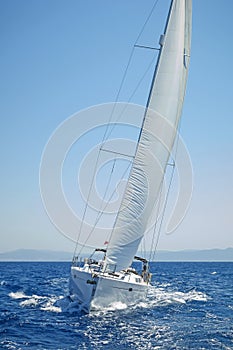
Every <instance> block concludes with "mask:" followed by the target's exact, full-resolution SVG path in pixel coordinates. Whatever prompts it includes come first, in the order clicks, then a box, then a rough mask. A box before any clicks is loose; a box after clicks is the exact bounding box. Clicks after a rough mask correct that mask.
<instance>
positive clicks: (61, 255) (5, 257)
mask: <svg viewBox="0 0 233 350" xmlns="http://www.w3.org/2000/svg"><path fill="white" fill-rule="evenodd" d="M71 259H72V253H69V252H62V251H60V252H59V251H53V250H36V249H17V250H13V251H10V252H6V253H0V261H71Z"/></svg>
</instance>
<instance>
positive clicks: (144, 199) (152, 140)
mask: <svg viewBox="0 0 233 350" xmlns="http://www.w3.org/2000/svg"><path fill="white" fill-rule="evenodd" d="M190 34H191V0H173V1H172V4H171V7H170V13H169V16H168V21H167V25H166V28H165V34H164V36H163V37H162V38H161V41H160V45H161V50H160V55H159V59H158V63H157V68H156V72H155V76H154V80H153V83H152V89H151V93H150V97H149V100H148V105H147V107H148V108H147V111H146V113H145V118H144V123H143V127H142V131H141V135H140V139H139V144H138V148H137V151H136V155H135V159H134V163H133V165H132V169H131V173H130V177H129V180H128V184H127V187H126V191H125V194H124V198H123V200H122V203H121V207H120V211H119V214H118V216H117V219H116V223H115V226H114V229H113V232H112V235H111V237H110V240H109V244H108V247H107V253H106V264H108V265H114V266H115V268H116V271H120V270H123V269H125V268H127V267H129V266H130V265H131V263H132V260H133V257H134V255H135V253H136V251H137V249H138V246H139V244H140V241H141V239H142V237H143V234H144V232H145V230H146V227H147V223H148V221H149V218H150V216H151V214H152V211H153V207H154V204H155V202H156V200H157V199H158V196H159V192H160V187H161V184H162V180H163V177H164V172H165V169H166V165H167V162H168V158H169V156H170V153H171V150H172V147H173V143H174V140H175V137H176V131H177V126H178V123H179V119H180V115H181V110H182V105H183V99H184V93H185V86H186V79H187V69H188V63H189V54H190V36H191V35H190Z"/></svg>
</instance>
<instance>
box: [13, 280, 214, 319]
mask: <svg viewBox="0 0 233 350" xmlns="http://www.w3.org/2000/svg"><path fill="white" fill-rule="evenodd" d="M9 296H10V297H11V298H12V299H19V300H20V303H19V305H20V306H21V307H39V308H40V310H42V311H48V312H56V313H58V312H64V313H65V312H67V313H70V314H73V313H77V312H78V313H80V312H82V311H83V310H84V309H85V305H83V304H82V303H80V302H79V301H78V300H72V299H71V298H70V297H69V296H55V295H51V296H40V295H36V294H32V295H26V294H25V293H24V292H23V291H17V292H11V293H9ZM208 299H209V297H208V296H207V295H206V294H205V293H203V292H199V291H196V290H195V289H192V290H189V291H187V292H179V291H172V290H170V291H167V290H166V289H165V286H163V285H162V286H160V287H157V286H152V287H150V288H149V290H148V296H147V298H146V299H144V300H141V301H139V302H137V303H136V304H132V305H130V306H128V305H127V304H125V303H122V302H114V303H112V304H110V305H109V306H108V307H104V308H103V307H101V308H100V307H98V306H95V305H93V306H94V310H93V313H94V314H95V315H97V314H99V312H100V313H106V312H110V311H117V310H125V309H129V310H130V309H133V310H135V309H138V308H143V309H149V308H155V307H161V306H167V305H172V304H175V303H178V304H186V303H187V302H192V301H200V302H206V301H207V300H208Z"/></svg>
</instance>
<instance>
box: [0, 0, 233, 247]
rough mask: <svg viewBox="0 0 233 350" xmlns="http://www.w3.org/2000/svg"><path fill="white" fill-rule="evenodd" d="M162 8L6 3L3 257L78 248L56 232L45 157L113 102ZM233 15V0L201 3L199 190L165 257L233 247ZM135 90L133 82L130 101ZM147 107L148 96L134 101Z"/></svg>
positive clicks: (192, 117)
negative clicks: (45, 195) (73, 128)
mask: <svg viewBox="0 0 233 350" xmlns="http://www.w3.org/2000/svg"><path fill="white" fill-rule="evenodd" d="M160 2H161V0H160ZM162 3H163V4H162V5H164V6H165V5H166V6H167V3H168V2H167V1H166V0H164V1H163V0H162ZM153 4H154V1H151V0H147V1H141V0H134V1H133V0H128V1H123V0H120V1H117V2H116V1H113V0H111V1H109V0H101V1H94V0H92V1H90V0H86V1H81V0H74V1H72V0H68V1H64V0H63V1H61V0H50V1H47V0H40V1H39V0H33V1H32V0H21V1H16V0H14V1H13V0H1V1H0V40H1V54H0V62H1V64H0V71H1V72H0V76H1V79H0V89H1V105H0V113H1V148H0V154H1V193H2V195H1V199H2V200H1V227H0V238H1V246H0V251H7V250H12V249H16V248H38V249H54V250H73V246H74V245H73V243H72V242H70V241H69V240H68V239H66V238H64V237H63V236H62V235H61V234H60V233H58V232H57V230H56V229H55V228H54V227H53V225H52V224H51V222H50V221H49V219H48V217H47V215H46V213H45V211H44V208H43V205H42V202H41V198H40V192H39V166H40V159H41V155H42V152H43V149H44V146H45V144H46V142H47V140H48V139H49V137H50V135H51V133H52V132H53V131H54V130H55V128H56V127H57V126H58V125H59V124H60V123H61V122H63V121H64V120H65V119H66V118H67V117H69V116H70V115H72V114H74V113H76V112H77V111H79V110H81V109H83V108H86V107H89V106H92V105H96V104H100V103H106V102H112V101H114V99H115V96H116V94H117V91H118V88H119V85H120V82H121V79H122V76H123V73H124V69H125V67H126V64H127V61H128V58H129V55H130V52H131V49H132V45H133V44H134V42H135V40H136V38H137V35H138V33H139V32H140V30H141V28H142V25H143V23H144V22H145V20H146V18H147V15H148V13H149V12H150V10H151V8H152V6H153ZM162 8H163V6H160V7H158V10H157V13H156V15H157V17H156V16H155V17H154V18H156V20H152V21H150V23H148V27H147V28H146V31H145V33H144V35H143V36H142V37H141V38H140V43H141V44H149V45H156V43H157V42H158V37H159V33H160V31H162V29H163V26H164V17H162V18H161V19H160V17H161V16H160V9H161V11H162ZM161 13H162V12H161ZM232 13H233V2H232V1H231V0H222V1H217V0H193V35H192V51H191V64H190V72H189V78H188V87H187V93H186V99H185V105H184V109H183V118H182V127H181V135H182V137H183V139H184V140H185V143H186V145H187V147H188V150H189V152H190V156H191V159H192V164H193V171H194V191H193V198H192V202H191V205H190V208H189V211H188V214H187V216H186V217H185V219H184V221H183V223H182V224H181V225H180V226H179V228H178V229H177V230H176V232H175V233H174V234H173V235H170V236H168V235H162V236H161V240H160V245H159V248H160V249H171V250H179V249H202V248H225V247H229V246H233V235H232V231H233V230H232V227H233V216H232V208H233V186H232V178H233V165H232V153H233V152H232V150H233V137H232V135H233V126H232V125H233V123H232V117H233V113H232V110H233V108H232V101H233V88H232V81H233V68H232V53H233V52H232V36H233V25H232ZM158 28H160V29H158ZM154 33H155V36H154ZM142 55H145V57H146V55H147V53H145V52H144V53H139V59H143V56H142ZM145 59H148V58H145ZM131 74H132V78H134V77H135V75H134V74H133V73H131ZM130 81H131V80H130ZM127 84H128V85H127ZM130 84H131V83H130V82H128V83H127V82H126V87H125V90H124V91H123V92H122V96H121V99H122V100H124V99H126V98H127V97H128V96H127V91H128V90H127V88H128V87H131V85H130ZM132 84H133V79H132ZM145 86H146V83H145ZM144 88H145V87H144ZM144 100H145V95H144V94H143V93H141V95H140V93H139V94H138V95H137V96H135V101H134V102H137V103H143V102H144Z"/></svg>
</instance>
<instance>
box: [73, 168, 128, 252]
mask: <svg viewBox="0 0 233 350" xmlns="http://www.w3.org/2000/svg"><path fill="white" fill-rule="evenodd" d="M130 165H131V164H130V163H129V164H128V167H127V168H126V169H125V171H124V173H123V174H122V176H121V179H120V180H122V179H123V178H124V177H125V175H126V173H127V171H128V169H129V167H130ZM115 192H116V189H114V190H113V192H112V194H111V196H110V197H109V199H108V201H107V203H106V205H105V206H104V208H103V210H102V211H101V212H99V215H98V217H97V218H96V221H95V223H94V225H93V227H92V229H91V231H90V232H89V234H88V236H87V238H86V240H85V242H84V243H83V244H82V245H81V248H80V251H79V254H78V255H80V254H81V252H82V250H83V248H84V247H85V245H86V244H87V242H88V240H89V238H90V236H91V234H92V233H93V232H94V230H95V228H96V225H97V224H98V222H99V220H100V219H101V217H102V215H103V214H104V211H105V209H106V208H107V206H108V205H109V202H110V201H111V199H112V197H113V195H114V194H115Z"/></svg>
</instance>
